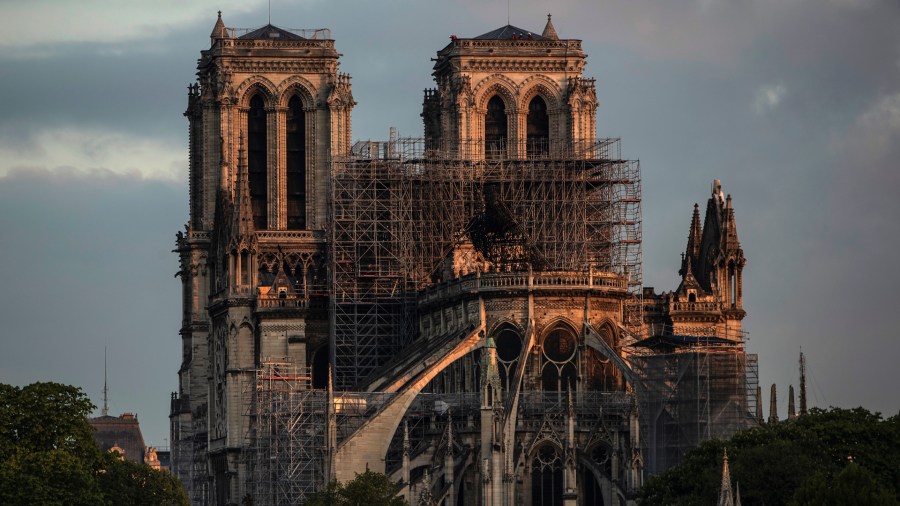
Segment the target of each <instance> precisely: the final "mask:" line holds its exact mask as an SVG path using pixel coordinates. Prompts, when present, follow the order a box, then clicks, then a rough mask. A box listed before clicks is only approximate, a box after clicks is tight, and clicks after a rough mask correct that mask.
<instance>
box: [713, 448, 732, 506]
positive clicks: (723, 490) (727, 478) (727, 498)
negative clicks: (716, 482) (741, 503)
mask: <svg viewBox="0 0 900 506" xmlns="http://www.w3.org/2000/svg"><path fill="white" fill-rule="evenodd" d="M716 504H717V506H734V494H733V493H732V491H731V471H729V469H728V448H725V456H724V457H723V458H722V484H721V485H720V486H719V502H718V503H716Z"/></svg>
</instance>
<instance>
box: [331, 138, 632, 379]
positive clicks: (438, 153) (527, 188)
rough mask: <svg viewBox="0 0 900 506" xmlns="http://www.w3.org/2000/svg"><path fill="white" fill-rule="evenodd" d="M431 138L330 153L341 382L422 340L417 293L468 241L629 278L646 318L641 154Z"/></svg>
mask: <svg viewBox="0 0 900 506" xmlns="http://www.w3.org/2000/svg"><path fill="white" fill-rule="evenodd" d="M429 148H430V149H427V150H426V144H425V141H424V140H423V139H413V138H401V139H396V140H394V139H392V140H391V141H389V142H371V141H369V142H359V143H357V144H356V145H354V147H353V149H352V150H351V153H350V154H349V155H348V156H346V157H344V158H338V159H336V160H334V162H333V164H332V178H331V179H332V188H331V200H330V204H331V205H330V215H331V216H330V217H331V223H332V227H331V230H330V241H331V247H330V251H329V263H330V284H331V304H332V306H331V309H332V318H333V320H332V332H333V343H334V349H333V351H334V353H333V355H332V356H333V360H334V371H335V374H334V379H335V388H337V389H339V390H350V389H353V388H354V387H355V386H356V385H357V384H358V383H359V382H360V381H361V380H362V379H363V378H365V377H367V376H369V375H371V374H372V373H373V372H374V371H375V370H376V369H378V368H379V367H380V366H381V365H383V364H384V363H386V362H387V361H388V360H389V359H390V358H391V357H392V356H394V355H395V354H396V353H397V352H398V350H399V349H400V348H401V347H402V346H404V345H406V344H407V343H409V342H411V341H413V340H414V339H415V338H416V332H417V328H416V325H415V321H416V320H415V296H416V293H417V292H418V291H419V290H422V289H424V288H427V287H428V286H431V285H432V284H434V283H435V282H437V281H440V280H441V278H442V277H446V273H444V272H442V267H443V266H444V264H445V262H446V260H447V259H448V257H449V256H450V255H451V254H452V253H453V251H454V249H455V248H457V247H459V246H460V245H462V244H468V245H470V246H471V247H472V248H474V250H476V251H477V252H478V254H479V255H480V256H481V257H482V258H484V260H485V261H486V263H487V265H488V267H487V268H490V269H496V270H498V271H499V270H502V271H518V272H524V271H533V272H536V271H566V272H584V273H587V272H606V273H613V274H616V275H619V276H622V277H623V278H624V279H626V280H627V283H628V288H629V294H630V297H629V299H628V300H627V301H626V304H625V310H624V314H623V315H622V321H623V322H624V325H626V326H627V327H629V328H633V329H635V330H637V329H639V328H640V327H641V325H642V307H643V305H642V304H641V286H642V269H641V261H642V259H641V214H640V213H641V207H640V203H641V193H640V188H641V180H640V165H639V163H638V162H636V161H629V160H623V159H621V153H620V148H619V141H618V139H602V140H589V141H576V142H572V143H570V144H568V145H565V146H563V145H557V146H553V147H552V148H551V149H546V147H545V149H540V150H534V149H527V147H526V146H524V145H523V146H506V147H503V149H502V150H499V151H497V152H491V153H488V156H485V150H484V143H483V142H461V143H454V145H453V146H452V147H449V148H446V149H433V146H429ZM512 153H521V154H524V155H525V156H518V157H516V156H511V155H510V154H512Z"/></svg>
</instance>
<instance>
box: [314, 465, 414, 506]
mask: <svg viewBox="0 0 900 506" xmlns="http://www.w3.org/2000/svg"><path fill="white" fill-rule="evenodd" d="M398 491H399V487H398V486H397V484H395V483H394V482H392V481H391V479H390V478H389V477H388V476H387V475H385V474H382V473H376V472H374V471H369V470H366V472H364V473H362V474H357V475H356V477H355V478H353V479H352V480H350V481H348V482H347V483H346V484H343V483H341V482H339V481H337V480H333V481H331V482H330V483H329V484H328V485H327V486H326V487H325V488H324V489H322V490H320V491H318V492H316V493H315V494H313V495H312V497H310V498H309V499H307V501H306V503H305V504H306V506H351V505H357V504H365V505H366V506H405V505H406V504H407V502H406V501H404V500H403V498H402V497H398V496H397V492H398Z"/></svg>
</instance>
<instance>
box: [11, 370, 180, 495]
mask: <svg viewBox="0 0 900 506" xmlns="http://www.w3.org/2000/svg"><path fill="white" fill-rule="evenodd" d="M93 410H94V405H93V404H92V403H91V401H90V400H89V399H88V398H87V396H86V395H85V394H84V392H82V391H81V389H80V388H77V387H73V386H69V385H62V384H59V383H33V384H31V385H28V386H25V387H21V388H20V387H16V386H12V385H5V384H0V504H42V505H60V506H62V505H76V506H77V505H97V504H109V505H113V504H135V505H158V504H163V505H188V504H189V501H188V498H187V494H186V493H185V491H184V487H183V486H182V485H181V483H180V482H179V481H178V480H177V479H176V478H175V477H174V476H172V475H170V474H169V473H166V472H164V471H157V470H155V469H152V468H150V467H149V466H146V465H141V464H135V463H132V462H125V461H121V460H119V459H118V458H117V457H116V456H115V455H111V454H109V453H106V452H103V451H102V450H101V449H100V447H99V446H98V445H97V442H96V441H95V440H94V437H93V427H91V425H90V423H88V416H89V415H90V413H91V412H92V411H93Z"/></svg>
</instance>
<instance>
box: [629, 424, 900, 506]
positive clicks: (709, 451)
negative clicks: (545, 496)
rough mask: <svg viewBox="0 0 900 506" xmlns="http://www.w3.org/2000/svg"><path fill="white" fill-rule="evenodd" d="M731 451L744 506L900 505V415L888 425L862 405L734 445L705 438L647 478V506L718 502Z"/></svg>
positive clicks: (757, 433) (757, 432)
mask: <svg viewBox="0 0 900 506" xmlns="http://www.w3.org/2000/svg"><path fill="white" fill-rule="evenodd" d="M726 447H727V448H728V461H729V466H730V468H731V477H732V480H733V481H734V482H736V483H740V489H741V501H742V504H744V505H745V506H751V505H755V504H766V505H770V506H772V505H812V504H823V505H828V504H874V505H881V504H884V505H900V501H898V498H900V416H894V417H891V418H888V419H887V420H884V419H882V417H881V415H880V414H878V413H870V412H869V411H867V410H865V409H863V408H855V409H839V408H831V409H829V410H822V409H816V408H814V409H813V410H811V411H810V412H809V414H807V415H804V416H801V417H798V418H796V419H794V420H788V421H784V422H780V423H776V424H766V425H762V426H760V427H757V428H753V429H749V430H746V431H742V432H739V433H737V434H735V436H734V437H733V438H732V439H731V440H730V441H727V442H725V441H719V440H710V441H706V442H704V443H702V444H701V445H700V446H698V447H697V448H695V449H694V450H692V451H690V452H689V453H688V454H687V455H686V457H685V459H684V461H683V462H682V463H681V464H679V465H678V466H675V467H673V468H672V469H669V470H668V471H666V472H665V473H663V474H661V475H659V476H655V477H653V478H650V479H649V480H647V482H646V484H645V485H644V487H643V489H642V491H641V496H640V502H641V504H647V505H650V504H654V505H655V504H671V505H692V504H715V503H716V497H717V493H718V490H719V485H720V483H721V469H722V455H723V453H724V449H725V448H726ZM846 497H855V498H856V499H854V501H853V502H850V503H848V502H846V501H845V500H844V498H846ZM862 498H865V499H862Z"/></svg>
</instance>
